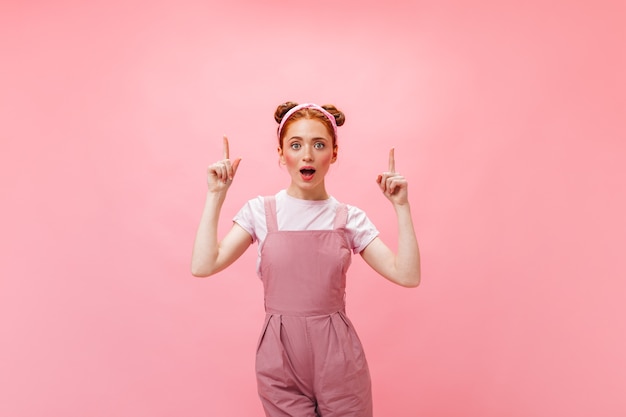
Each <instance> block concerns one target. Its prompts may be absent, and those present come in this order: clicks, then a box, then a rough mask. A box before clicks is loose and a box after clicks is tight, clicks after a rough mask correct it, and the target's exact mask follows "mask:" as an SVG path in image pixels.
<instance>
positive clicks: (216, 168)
mask: <svg viewBox="0 0 626 417" xmlns="http://www.w3.org/2000/svg"><path fill="white" fill-rule="evenodd" d="M222 143H223V152H224V158H223V159H222V160H221V161H218V162H215V163H213V164H211V165H210V166H209V168H208V169H207V183H208V186H209V192H212V193H221V192H226V191H227V190H228V188H229V187H230V185H231V184H232V182H233V179H234V178H235V174H236V173H237V168H238V167H239V163H240V162H241V158H237V159H235V160H234V161H231V160H230V159H229V155H228V154H229V150H228V138H227V137H226V136H224V139H223V142H222Z"/></svg>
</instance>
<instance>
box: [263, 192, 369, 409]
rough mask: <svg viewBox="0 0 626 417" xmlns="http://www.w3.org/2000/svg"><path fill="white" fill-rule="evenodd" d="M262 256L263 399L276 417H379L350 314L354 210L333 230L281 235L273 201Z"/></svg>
mask: <svg viewBox="0 0 626 417" xmlns="http://www.w3.org/2000/svg"><path fill="white" fill-rule="evenodd" d="M265 216H266V221H267V236H266V239H265V242H264V243H263V247H262V248H261V267H260V271H261V279H262V280H263V286H264V289H265V311H266V318H265V323H264V326H263V331H262V333H261V337H260V338H259V344H258V348H257V356H256V372H257V383H258V389H259V396H260V397H261V402H262V403H263V407H264V409H265V414H266V415H267V416H268V417H287V416H289V417H371V416H372V393H371V384H370V376H369V370H368V367H367V362H366V360H365V355H364V353H363V348H362V347H361V342H360V341H359V338H358V336H357V334H356V332H355V331H354V328H353V327H352V324H351V323H350V320H348V318H347V316H346V314H345V301H344V296H345V286H346V271H347V269H348V266H349V265H350V262H351V253H350V247H349V244H348V242H347V240H346V237H345V232H344V231H345V225H346V220H347V208H346V206H345V205H344V204H340V205H339V207H338V209H337V214H336V218H335V224H334V229H333V230H306V231H279V230H278V223H277V221H276V204H275V200H274V198H273V197H266V198H265Z"/></svg>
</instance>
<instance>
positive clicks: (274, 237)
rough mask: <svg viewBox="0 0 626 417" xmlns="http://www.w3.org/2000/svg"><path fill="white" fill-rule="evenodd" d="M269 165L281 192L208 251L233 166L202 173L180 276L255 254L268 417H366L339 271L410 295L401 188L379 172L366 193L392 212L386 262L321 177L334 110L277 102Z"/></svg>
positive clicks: (260, 374) (371, 231)
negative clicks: (365, 275) (282, 174)
mask: <svg viewBox="0 0 626 417" xmlns="http://www.w3.org/2000/svg"><path fill="white" fill-rule="evenodd" d="M274 118H275V119H276V121H277V122H278V123H279V126H278V157H279V160H280V163H281V164H282V165H284V166H285V168H286V170H287V172H288V173H289V176H290V177H291V182H290V184H289V186H288V187H287V188H286V189H285V190H281V191H280V192H278V194H276V195H274V196H269V197H257V198H255V199H252V200H250V201H248V203H247V204H246V205H245V206H244V207H243V208H242V209H241V210H240V211H239V213H238V214H237V215H236V216H235V218H234V223H233V226H232V228H231V229H230V231H229V232H228V233H227V234H226V235H225V236H224V237H223V238H222V240H221V241H220V240H218V231H217V225H218V219H219V214H220V209H221V207H222V204H223V203H224V199H225V198H226V193H227V191H228V189H229V187H230V186H231V184H232V182H233V179H234V178H235V176H236V174H237V169H238V167H239V163H240V161H241V160H240V159H235V160H232V161H231V160H230V159H229V150H228V139H227V138H226V137H224V141H223V147H224V151H223V152H224V153H223V155H224V158H223V159H222V160H221V161H219V162H216V163H214V164H212V165H211V166H209V168H208V192H207V197H206V203H205V207H204V211H203V214H202V218H201V220H200V225H199V227H198V232H197V235H196V240H195V244H194V249H193V257H192V267H191V269H192V273H193V275H195V276H198V277H206V276H209V275H212V274H215V273H217V272H219V271H221V270H223V269H224V268H226V267H227V266H229V265H230V264H232V263H233V262H234V261H235V260H236V259H237V258H239V256H241V254H243V252H244V251H245V250H246V249H247V248H248V247H249V246H250V245H251V244H252V243H253V242H255V241H256V242H258V258H257V273H258V275H259V276H260V278H261V280H262V281H263V285H264V291H265V310H266V313H267V314H266V318H265V323H264V326H263V331H262V333H261V337H260V339H259V344H258V349H257V357H256V372H257V383H258V390H259V396H260V398H261V402H262V403H263V407H264V409H265V413H266V415H267V416H268V417H279V416H280V417H287V416H297V417H305V416H306V417H314V416H319V417H351V416H353V417H370V416H372V394H371V384H370V376H369V371H368V367H367V362H366V359H365V355H364V353H363V348H362V346H361V343H360V341H359V339H358V337H357V334H356V332H355V330H354V328H353V327H352V324H351V323H350V320H349V319H348V318H347V317H346V314H345V302H344V295H345V284H346V271H347V269H348V266H349V265H350V258H351V252H354V253H359V254H360V255H361V256H362V257H363V259H364V260H365V262H367V263H368V264H369V265H370V266H371V267H372V268H373V269H374V270H375V271H376V272H378V273H379V274H380V275H382V276H383V277H385V278H387V279H389V280H390V281H392V282H394V283H396V284H399V285H402V286H405V287H416V286H417V285H418V284H419V282H420V255H419V249H418V245H417V239H416V237H415V231H414V228H413V222H412V219H411V211H410V207H409V201H408V198H407V181H406V179H405V178H404V177H403V176H401V175H400V174H398V173H397V172H395V161H394V151H393V149H391V151H390V152H389V169H388V170H387V171H385V172H383V173H381V174H379V175H378V177H377V179H376V182H377V183H378V186H379V187H380V190H381V191H382V193H383V194H384V196H385V197H387V199H388V200H389V201H390V202H391V203H392V205H393V208H394V209H395V212H396V217H397V222H398V246H397V247H398V250H397V253H394V252H393V251H391V250H390V249H389V248H388V247H387V245H385V243H383V241H382V240H381V239H380V237H379V236H378V231H377V230H376V228H375V227H374V225H373V224H372V223H371V222H370V220H369V219H368V218H367V216H366V215H365V213H364V212H363V211H362V210H360V209H358V208H356V207H353V206H348V205H346V204H342V203H340V202H339V201H337V200H336V199H335V198H334V197H332V196H330V195H329V194H328V192H327V191H326V185H325V177H326V173H327V172H328V170H329V169H330V166H331V165H332V164H333V163H334V162H335V160H336V159H337V152H338V149H339V148H338V145H337V126H341V125H342V124H343V123H344V120H345V116H344V114H343V113H342V112H341V111H339V110H337V109H336V108H335V107H334V106H331V105H326V106H318V105H316V104H301V105H297V104H296V103H292V102H287V103H284V104H281V105H280V106H278V108H277V109H276V112H275V115H274Z"/></svg>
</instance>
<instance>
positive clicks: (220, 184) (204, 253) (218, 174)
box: [191, 136, 252, 277]
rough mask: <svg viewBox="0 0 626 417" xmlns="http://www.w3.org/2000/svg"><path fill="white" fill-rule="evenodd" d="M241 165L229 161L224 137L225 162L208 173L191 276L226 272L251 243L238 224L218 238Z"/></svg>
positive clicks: (226, 140)
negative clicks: (223, 207) (223, 214)
mask: <svg viewBox="0 0 626 417" xmlns="http://www.w3.org/2000/svg"><path fill="white" fill-rule="evenodd" d="M240 162H241V159H240V158H237V159H235V160H234V161H231V160H230V159H229V149H228V138H226V136H224V139H223V159H222V160H221V161H218V162H216V163H214V164H212V165H210V166H209V168H208V170H207V182H208V190H207V195H206V202H205V204H204V210H203V211H202V217H201V218H200V225H199V226H198V231H197V232H196V240H195V242H194V245H193V254H192V257H191V273H192V275H194V276H196V277H208V276H210V275H213V274H215V273H217V272H219V271H221V270H223V269H224V268H226V267H227V266H229V265H230V264H232V263H233V262H234V261H235V260H237V258H239V257H240V256H241V255H242V254H243V253H244V252H245V251H246V249H247V248H248V246H250V244H251V243H252V238H251V236H250V234H248V232H246V231H245V230H244V229H243V228H242V227H241V226H239V225H237V224H236V223H235V224H233V227H232V228H231V229H230V231H229V232H228V233H227V234H226V236H224V238H223V239H222V240H221V241H218V237H217V226H218V223H219V216H220V210H221V209H222V205H223V204H224V200H225V199H226V193H227V192H228V189H229V188H230V186H231V184H232V182H233V179H234V178H235V174H236V173H237V168H238V167H239V163H240Z"/></svg>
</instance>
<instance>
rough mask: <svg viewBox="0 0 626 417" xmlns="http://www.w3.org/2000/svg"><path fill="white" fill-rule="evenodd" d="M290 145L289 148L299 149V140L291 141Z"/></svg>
mask: <svg viewBox="0 0 626 417" xmlns="http://www.w3.org/2000/svg"><path fill="white" fill-rule="evenodd" d="M290 146H291V149H300V146H301V145H300V143H299V142H292V144H291V145H290Z"/></svg>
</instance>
